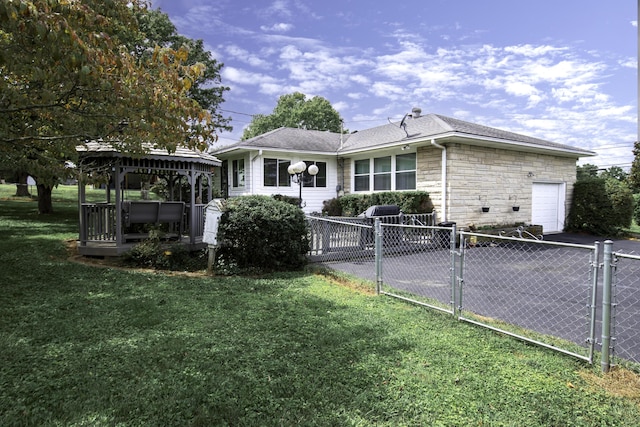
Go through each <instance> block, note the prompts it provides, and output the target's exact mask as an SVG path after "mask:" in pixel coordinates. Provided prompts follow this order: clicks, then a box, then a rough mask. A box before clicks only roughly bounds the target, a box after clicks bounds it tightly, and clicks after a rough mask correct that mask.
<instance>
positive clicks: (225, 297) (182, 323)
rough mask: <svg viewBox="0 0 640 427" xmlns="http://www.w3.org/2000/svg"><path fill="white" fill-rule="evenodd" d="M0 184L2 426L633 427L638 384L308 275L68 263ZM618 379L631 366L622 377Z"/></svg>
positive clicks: (60, 226) (68, 227)
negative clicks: (250, 274)
mask: <svg viewBox="0 0 640 427" xmlns="http://www.w3.org/2000/svg"><path fill="white" fill-rule="evenodd" d="M10 193H11V188H10V186H4V185H3V186H0V253H1V254H2V256H1V258H0V260H1V262H2V276H1V277H2V281H1V284H0V286H1V292H2V293H1V295H2V297H1V298H0V348H2V351H1V352H0V425H2V426H14V425H15V426H29V425H34V426H36V425H37V426H43V425H44V426H84V425H91V426H96V425H98V426H112V425H121V426H133V425H163V426H164V425H167V426H171V425H175V426H188V425H191V426H198V425H203V426H204V425H206V426H211V425H234V426H253V425H260V426H282V425H285V426H288V425H305V426H307V425H309V426H312V425H319V426H337V425H353V426H369V425H379V426H403V425H406V426H410V425H436V426H467V425H474V426H567V425H571V426H627V425H628V426H636V425H640V391H638V390H640V383H638V378H637V376H634V375H633V374H631V373H629V372H622V371H614V372H613V373H611V374H607V375H603V374H600V373H599V372H598V367H597V366H593V367H591V366H588V365H585V364H584V363H582V362H579V361H577V360H575V359H573V358H571V357H567V356H563V355H561V354H558V353H554V352H551V351H548V350H545V349H541V348H538V347H535V346H530V345H527V344H525V343H522V342H520V341H517V340H514V339H511V338H507V337H504V336H501V335H499V334H495V333H492V332H490V331H488V330H484V329H480V328H476V327H474V326H472V325H468V324H464V323H458V322H456V321H454V320H453V319H452V318H451V317H450V316H447V315H444V314H441V313H439V312H435V311H431V310H427V309H424V308H420V307H416V306H413V305H409V304H406V303H402V302H400V301H396V300H393V299H390V298H385V297H380V296H375V295H372V294H371V293H370V292H363V291H362V289H361V288H360V287H359V286H362V285H358V286H356V287H353V288H352V287H350V286H349V283H348V281H347V280H346V279H345V278H340V280H339V282H340V283H338V282H337V281H336V280H333V279H329V278H328V277H326V276H322V275H318V274H314V273H312V272H301V273H288V274H278V275H270V276H265V277H253V278H247V277H227V278H220V277H207V276H205V275H204V274H164V273H158V272H153V271H141V270H136V271H130V270H125V269H119V268H114V267H105V266H95V265H90V264H85V263H78V262H72V261H70V259H69V257H68V250H67V245H66V244H65V242H66V241H67V240H71V239H74V238H76V237H77V224H76V223H77V220H76V218H77V213H76V207H75V201H74V199H73V198H74V195H73V193H72V192H71V190H70V189H64V188H60V189H57V190H55V191H54V200H55V202H54V209H55V211H56V213H55V214H54V215H52V216H40V215H38V214H37V208H36V206H35V202H33V201H17V200H6V199H7V198H9V199H10V197H8V196H10ZM623 373H624V375H623Z"/></svg>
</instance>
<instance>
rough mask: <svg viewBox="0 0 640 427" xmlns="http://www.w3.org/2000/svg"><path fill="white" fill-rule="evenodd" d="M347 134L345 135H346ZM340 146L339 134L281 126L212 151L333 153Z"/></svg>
mask: <svg viewBox="0 0 640 427" xmlns="http://www.w3.org/2000/svg"><path fill="white" fill-rule="evenodd" d="M346 136H347V135H345V137H346ZM339 147H340V134H339V133H335V132H326V131H318V130H306V129H294V128H285V127H281V128H278V129H275V130H272V131H270V132H267V133H265V134H262V135H259V136H256V137H253V138H251V139H247V140H246V141H240V142H237V143H235V144H230V145H225V146H224V147H221V148H219V149H218V150H214V151H213V153H225V152H229V151H233V150H236V149H242V148H245V149H259V148H263V149H274V150H299V151H316V152H326V153H331V154H335V153H336V152H337V151H338V148H339Z"/></svg>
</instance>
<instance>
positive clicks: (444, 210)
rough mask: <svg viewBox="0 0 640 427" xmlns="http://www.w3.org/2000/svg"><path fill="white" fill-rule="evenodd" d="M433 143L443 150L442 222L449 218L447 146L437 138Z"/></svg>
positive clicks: (441, 180) (441, 179)
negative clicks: (437, 140) (439, 142)
mask: <svg viewBox="0 0 640 427" xmlns="http://www.w3.org/2000/svg"><path fill="white" fill-rule="evenodd" d="M431 145H433V146H434V147H437V148H439V149H440V150H442V160H441V163H442V168H441V169H442V177H441V178H440V182H441V183H442V189H441V192H442V222H444V221H446V220H447V147H445V146H444V145H440V144H438V143H437V142H436V140H435V139H432V140H431Z"/></svg>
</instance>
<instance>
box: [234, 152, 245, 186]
mask: <svg viewBox="0 0 640 427" xmlns="http://www.w3.org/2000/svg"><path fill="white" fill-rule="evenodd" d="M231 167H232V176H233V179H232V181H233V186H234V187H244V159H239V160H234V161H233V162H232V166H231Z"/></svg>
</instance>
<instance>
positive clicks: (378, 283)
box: [373, 218, 382, 295]
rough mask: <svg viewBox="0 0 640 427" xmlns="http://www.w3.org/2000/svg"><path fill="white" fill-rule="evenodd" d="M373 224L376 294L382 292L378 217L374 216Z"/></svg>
mask: <svg viewBox="0 0 640 427" xmlns="http://www.w3.org/2000/svg"><path fill="white" fill-rule="evenodd" d="M373 226H374V230H375V232H374V235H375V239H374V242H375V243H374V247H375V257H376V294H378V295H380V292H382V223H381V221H380V218H376V219H375V222H374V224H373Z"/></svg>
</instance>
